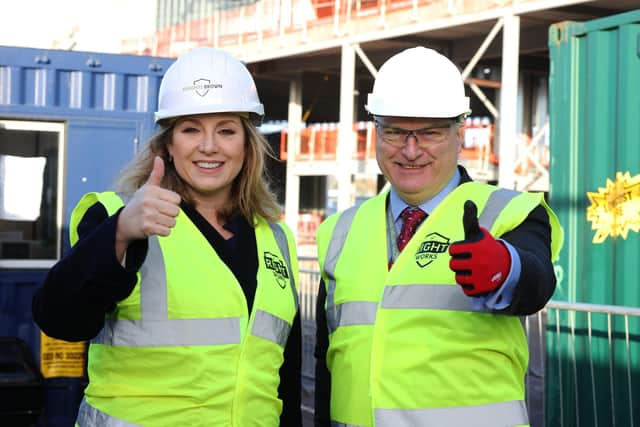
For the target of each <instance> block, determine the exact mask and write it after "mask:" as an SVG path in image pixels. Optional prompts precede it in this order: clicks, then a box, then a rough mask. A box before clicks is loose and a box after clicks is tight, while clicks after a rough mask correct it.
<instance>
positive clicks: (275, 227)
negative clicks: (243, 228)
mask: <svg viewBox="0 0 640 427" xmlns="http://www.w3.org/2000/svg"><path fill="white" fill-rule="evenodd" d="M269 227H270V228H271V231H272V232H273V236H274V237H275V239H276V243H277V244H278V248H279V249H280V253H282V256H283V257H284V262H286V263H287V270H289V284H290V285H291V292H292V293H293V301H294V303H295V305H296V310H297V309H298V291H297V290H296V284H295V281H294V278H293V270H292V269H291V254H290V253H289V241H288V240H287V234H286V233H285V232H284V230H283V229H282V227H280V224H278V223H275V222H270V223H269Z"/></svg>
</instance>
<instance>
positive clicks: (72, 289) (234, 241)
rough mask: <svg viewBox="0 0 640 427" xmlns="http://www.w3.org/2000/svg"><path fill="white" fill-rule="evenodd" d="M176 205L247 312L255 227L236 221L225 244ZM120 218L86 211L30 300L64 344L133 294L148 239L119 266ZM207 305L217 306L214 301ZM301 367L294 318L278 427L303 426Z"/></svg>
mask: <svg viewBox="0 0 640 427" xmlns="http://www.w3.org/2000/svg"><path fill="white" fill-rule="evenodd" d="M180 207H181V208H182V210H183V211H184V212H185V213H186V215H187V216H188V217H189V219H190V220H191V221H192V222H193V223H194V224H195V225H196V227H197V228H198V230H200V232H201V233H202V234H203V235H204V236H205V237H206V239H207V241H208V242H209V243H210V244H211V247H212V248H213V249H214V250H215V251H216V253H217V254H218V255H219V256H220V258H221V259H222V261H223V262H224V263H225V264H226V265H227V266H228V267H229V269H230V270H231V271H232V272H233V274H234V275H235V277H236V279H237V280H238V282H239V283H240V286H241V287H242V290H243V291H244V294H245V297H246V299H247V306H248V308H249V312H250V311H251V309H252V307H253V300H254V296H255V292H256V286H257V280H256V275H257V271H258V253H257V245H256V236H255V229H254V228H253V227H251V226H250V225H249V224H248V222H247V221H246V220H245V219H244V218H243V217H241V216H238V217H235V218H234V219H232V220H231V221H229V222H228V223H227V224H225V228H226V229H227V230H229V231H231V232H233V234H234V236H233V237H232V238H230V239H229V240H225V239H224V238H223V237H222V236H221V235H220V234H219V233H218V232H217V231H216V229H215V228H214V227H213V226H212V225H211V224H209V222H208V221H207V220H206V219H204V218H203V217H202V216H201V215H200V214H199V213H198V212H197V211H196V210H195V209H194V208H193V207H192V206H190V205H187V204H185V203H182V204H181V206H180ZM119 215H120V211H118V212H117V213H116V214H115V215H113V216H111V217H107V211H106V209H105V208H104V206H103V205H101V204H100V203H96V204H95V205H93V206H92V207H91V208H89V209H88V210H87V212H86V214H85V215H84V217H83V218H82V221H81V222H80V224H79V227H78V234H79V237H80V240H79V241H78V242H77V244H76V245H75V246H73V247H72V248H71V249H70V250H69V251H68V252H67V254H66V255H65V257H64V258H62V259H61V260H60V261H59V262H58V263H56V264H55V265H54V266H53V267H52V268H51V270H50V271H49V272H48V274H47V277H46V279H45V281H44V284H43V286H42V288H40V289H38V291H37V292H36V294H35V296H34V299H33V307H32V311H33V318H34V319H35V321H36V323H37V324H38V326H40V328H41V329H42V331H43V332H44V333H45V334H47V335H49V336H51V337H54V338H59V339H63V340H66V341H83V340H90V339H92V338H93V337H95V336H96V335H97V334H98V332H100V330H101V329H102V326H103V324H104V319H105V314H106V313H107V312H109V311H111V310H113V309H114V308H115V306H116V303H117V302H118V301H121V300H123V299H124V298H126V297H127V296H129V294H131V292H132V291H133V289H134V287H135V284H136V280H137V278H136V272H137V271H138V270H139V269H140V267H141V265H142V263H143V262H144V259H145V257H146V254H147V240H146V239H144V240H138V241H135V242H133V243H132V244H131V245H129V247H128V249H127V255H126V265H125V267H124V268H123V267H122V266H121V264H120V263H119V262H118V260H117V258H116V256H115V249H114V248H115V232H116V224H117V220H118V216H119ZM211 303H212V304H215V301H212V302H211ZM301 363H302V341H301V330H300V315H299V314H297V315H296V317H295V319H294V322H293V325H292V327H291V332H290V334H289V340H288V341H287V345H286V347H285V350H284V363H283V365H282V367H281V368H280V385H279V387H278V396H279V398H280V399H281V400H282V402H283V406H282V414H281V416H280V425H281V426H300V425H302V415H301V408H300V393H301V384H300V372H301Z"/></svg>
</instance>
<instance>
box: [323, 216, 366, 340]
mask: <svg viewBox="0 0 640 427" xmlns="http://www.w3.org/2000/svg"><path fill="white" fill-rule="evenodd" d="M357 210H358V207H357V206H352V207H350V208H349V209H347V210H346V211H344V212H343V213H342V215H340V218H338V221H337V222H336V225H335V227H334V229H333V233H332V234H331V239H330V240H329V247H328V248H327V253H326V255H325V261H324V271H325V274H326V275H327V278H328V279H329V283H327V284H326V285H327V288H328V289H327V326H328V328H329V331H335V330H336V329H337V328H338V313H337V312H336V307H335V302H334V298H335V293H336V278H335V271H336V265H337V264H338V258H339V257H340V253H341V252H342V248H343V246H344V242H345V240H346V239H347V234H348V233H349V229H350V228H351V223H352V222H353V218H354V217H355V216H356V212H357Z"/></svg>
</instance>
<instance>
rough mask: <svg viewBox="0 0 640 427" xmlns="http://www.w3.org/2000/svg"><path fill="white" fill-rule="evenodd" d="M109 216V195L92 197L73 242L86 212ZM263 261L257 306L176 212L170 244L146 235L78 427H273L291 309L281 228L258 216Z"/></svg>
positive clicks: (292, 272) (94, 352)
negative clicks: (98, 207)
mask: <svg viewBox="0 0 640 427" xmlns="http://www.w3.org/2000/svg"><path fill="white" fill-rule="evenodd" d="M97 202H98V203H102V204H103V205H104V206H105V208H106V209H107V212H108V214H109V215H112V214H114V213H115V212H116V211H117V210H118V209H119V208H120V207H121V206H122V205H123V201H122V199H121V198H120V197H119V196H118V195H116V194H115V193H111V192H107V193H90V194H87V195H85V196H84V197H83V199H82V200H81V201H80V202H79V204H78V206H77V207H76V208H75V210H74V211H73V213H72V216H71V228H70V229H71V241H72V244H73V243H75V242H76V241H77V239H78V235H77V226H78V224H79V222H80V220H81V219H82V217H83V215H84V214H85V212H86V211H87V209H88V208H89V207H90V206H92V205H93V204H94V203H97ZM254 222H255V234H256V242H257V252H258V258H259V264H258V273H257V289H256V294H255V301H254V304H253V309H252V311H251V313H249V311H248V308H247V301H246V299H245V296H244V293H243V291H242V288H241V287H240V284H239V283H238V281H237V280H236V278H235V276H234V275H233V273H232V272H231V271H230V270H229V268H227V266H226V265H225V264H224V262H223V261H222V260H221V259H220V258H219V257H218V255H217V254H216V252H215V251H214V250H213V249H212V248H211V245H210V244H209V242H208V241H207V240H206V238H205V237H204V236H203V235H202V234H201V233H200V232H199V231H198V229H197V228H196V226H195V225H194V224H193V223H192V222H191V221H190V220H189V218H188V217H187V215H186V214H185V213H184V212H182V211H180V213H179V215H178V217H177V221H176V225H175V227H174V228H173V229H172V230H171V234H170V235H169V236H167V237H158V236H152V237H149V240H148V241H149V247H148V252H147V256H146V258H145V261H144V264H143V265H142V267H141V269H140V271H139V272H138V282H137V284H136V287H135V288H134V291H133V292H132V294H131V295H130V296H129V297H127V298H126V299H124V300H123V301H120V302H119V303H118V304H117V307H116V309H115V310H114V311H113V312H111V313H109V314H108V315H107V319H106V322H105V325H104V327H103V329H102V331H101V332H100V333H99V334H98V336H96V337H95V338H94V339H93V340H92V341H91V344H90V347H89V357H88V374H89V380H90V381H89V386H88V387H87V389H86V391H85V398H84V400H83V402H82V404H81V407H80V411H79V414H78V418H77V421H76V423H77V425H78V426H80V427H87V426H92V427H94V426H95V427H98V426H99V427H105V426H107V427H111V426H118V427H120V426H144V427H153V426H167V427H169V426H171V427H175V426H233V427H236V426H237V427H246V426H268V427H273V426H278V425H279V422H280V419H279V417H280V413H281V412H282V402H281V401H280V400H279V399H278V385H279V381H280V377H279V369H280V366H281V365H282V363H283V360H284V359H283V352H284V346H285V344H286V342H287V338H288V336H289V331H290V328H291V325H292V323H293V320H294V317H295V315H296V312H297V309H298V293H297V292H298V291H297V286H298V285H297V277H298V265H297V258H296V251H295V243H294V239H293V236H292V234H291V232H290V231H289V229H288V228H287V227H286V226H285V225H284V224H280V223H268V222H267V221H265V220H264V219H262V218H256V219H255V221H254Z"/></svg>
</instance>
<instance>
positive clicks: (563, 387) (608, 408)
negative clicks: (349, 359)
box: [300, 257, 640, 427]
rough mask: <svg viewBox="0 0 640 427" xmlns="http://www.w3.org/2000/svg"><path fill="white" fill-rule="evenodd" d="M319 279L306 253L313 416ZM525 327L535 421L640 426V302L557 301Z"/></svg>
mask: <svg viewBox="0 0 640 427" xmlns="http://www.w3.org/2000/svg"><path fill="white" fill-rule="evenodd" d="M319 283H320V272H319V271H318V265H317V261H316V259H315V258H309V257H301V258H300V314H301V320H302V334H303V336H302V345H303V360H302V382H303V384H302V386H303V397H302V405H303V410H304V412H305V413H306V414H307V415H308V416H309V414H312V413H313V406H314V378H315V357H314V354H313V352H314V347H315V341H316V336H315V334H316V314H315V310H316V295H317V290H318V286H319ZM523 325H524V327H525V330H526V333H527V340H528V343H529V369H528V371H527V375H526V377H525V385H526V391H527V396H526V399H527V406H528V408H529V417H530V420H529V421H530V424H531V427H543V426H545V427H547V426H548V427H552V426H553V427H574V426H575V427H583V426H587V427H590V426H594V427H599V426H602V427H618V426H620V427H622V426H624V427H627V426H629V427H633V426H640V308H637V307H621V306H613V305H597V304H584V303H568V302H561V301H550V302H549V303H548V304H547V306H546V307H545V308H544V309H543V310H541V311H540V312H538V313H536V314H534V315H532V316H527V317H525V318H523ZM309 425H311V424H309Z"/></svg>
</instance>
